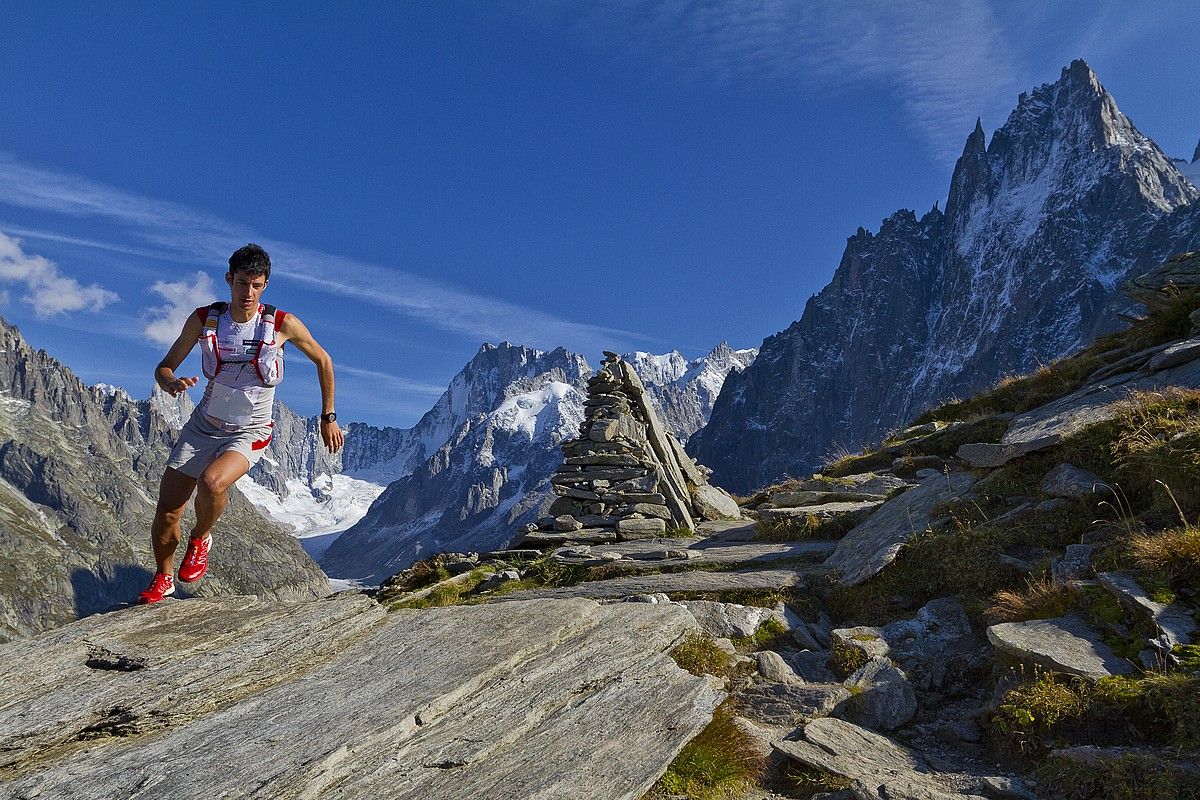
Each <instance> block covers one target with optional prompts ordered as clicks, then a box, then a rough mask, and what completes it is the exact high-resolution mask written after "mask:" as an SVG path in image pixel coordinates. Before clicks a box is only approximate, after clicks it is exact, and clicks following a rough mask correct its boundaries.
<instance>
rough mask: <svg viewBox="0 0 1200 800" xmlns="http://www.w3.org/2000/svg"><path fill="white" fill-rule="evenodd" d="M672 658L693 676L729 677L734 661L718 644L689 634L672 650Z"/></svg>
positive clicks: (702, 636)
mask: <svg viewBox="0 0 1200 800" xmlns="http://www.w3.org/2000/svg"><path fill="white" fill-rule="evenodd" d="M671 658H673V659H675V663H676V664H678V665H679V666H680V668H681V669H685V670H687V671H688V672H690V673H692V674H693V675H716V676H717V677H720V678H725V677H728V676H729V673H730V670H731V667H732V665H733V659H732V658H731V657H730V655H729V653H726V652H725V651H724V650H722V649H721V648H720V647H717V645H716V642H714V641H713V640H712V639H710V638H708V637H707V636H704V635H702V634H699V633H693V634H689V635H688V637H687V638H686V639H684V640H683V641H682V642H680V643H679V644H678V645H676V646H675V648H674V649H672V650H671Z"/></svg>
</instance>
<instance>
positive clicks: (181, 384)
mask: <svg viewBox="0 0 1200 800" xmlns="http://www.w3.org/2000/svg"><path fill="white" fill-rule="evenodd" d="M199 382H200V379H199V378H176V379H175V380H173V381H171V382H169V383H168V384H167V385H166V386H164V387H163V389H164V390H165V391H166V392H167V394H169V395H171V397H178V396H179V395H181V394H183V393H184V392H186V391H187V390H188V389H190V388H192V387H193V386H195V385H196V384H197V383H199Z"/></svg>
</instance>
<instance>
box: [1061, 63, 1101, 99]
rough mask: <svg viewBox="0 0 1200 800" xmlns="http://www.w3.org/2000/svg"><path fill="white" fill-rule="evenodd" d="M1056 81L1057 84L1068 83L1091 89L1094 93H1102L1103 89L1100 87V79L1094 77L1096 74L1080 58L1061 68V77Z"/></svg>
mask: <svg viewBox="0 0 1200 800" xmlns="http://www.w3.org/2000/svg"><path fill="white" fill-rule="evenodd" d="M1058 81H1059V83H1066V82H1070V83H1073V84H1075V85H1077V86H1081V87H1087V88H1091V89H1092V90H1094V91H1096V92H1102V91H1104V89H1103V87H1102V86H1100V79H1099V78H1097V77H1096V73H1095V72H1094V71H1093V70H1092V68H1091V67H1090V66H1088V63H1087V62H1086V61H1084V60H1083V59H1082V58H1077V59H1075V60H1074V61H1072V62H1071V65H1070V66H1067V67H1063V70H1062V75H1061V76H1060V77H1059V79H1058Z"/></svg>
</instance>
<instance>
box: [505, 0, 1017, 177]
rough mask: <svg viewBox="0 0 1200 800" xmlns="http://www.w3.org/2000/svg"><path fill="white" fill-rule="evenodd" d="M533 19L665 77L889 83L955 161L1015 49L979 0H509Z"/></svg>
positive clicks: (1008, 74)
mask: <svg viewBox="0 0 1200 800" xmlns="http://www.w3.org/2000/svg"><path fill="white" fill-rule="evenodd" d="M512 7H513V8H514V9H516V10H518V11H519V12H522V13H524V14H526V15H528V16H530V17H532V18H535V19H538V20H541V21H544V22H548V23H550V24H552V25H556V26H559V27H561V28H563V29H565V30H568V31H571V32H573V33H574V34H575V35H576V36H578V37H580V38H581V39H583V40H585V41H586V42H588V43H589V44H592V45H595V46H598V47H601V48H604V49H606V50H609V51H611V52H612V53H614V54H620V56H619V57H622V58H624V57H633V58H637V59H638V60H639V61H647V62H650V63H657V64H659V66H660V67H661V69H662V72H664V73H665V74H667V75H669V76H682V77H683V78H684V79H687V80H703V81H712V82H715V83H717V84H733V83H745V82H754V81H759V82H763V83H769V84H771V85H773V86H784V85H787V84H788V83H792V84H795V85H797V86H806V87H810V88H816V89H842V88H847V87H849V86H851V85H852V84H854V83H857V82H860V81H863V80H869V81H874V82H877V83H879V84H880V85H883V86H886V87H889V88H890V90H891V91H892V92H894V94H895V96H896V97H897V98H898V100H899V101H900V103H901V106H902V108H903V109H904V111H905V114H906V120H904V122H905V123H907V124H908V125H911V126H912V128H913V129H914V130H915V131H917V132H918V133H919V134H920V135H921V136H922V137H923V138H924V139H925V140H926V141H927V142H928V144H929V147H930V149H931V151H932V152H933V154H934V155H935V156H936V157H938V158H940V159H943V160H952V159H954V158H955V157H957V156H958V154H959V153H960V152H961V149H962V144H963V142H964V141H965V139H966V137H967V134H969V133H970V131H971V128H972V127H973V123H974V121H975V118H976V117H977V116H980V115H983V116H987V115H988V114H989V112H993V113H994V112H997V111H1003V109H1004V108H1005V107H1006V106H1007V104H1009V103H1011V101H1012V96H1013V95H1014V94H1015V93H1016V89H1017V85H1016V83H1015V79H1014V75H1015V72H1016V71H1015V69H1014V68H1015V62H1016V60H1017V55H1016V52H1015V50H1014V48H1013V47H1012V46H1010V44H1009V43H1008V42H1007V41H1006V40H1005V36H1004V33H1003V27H1002V26H1001V25H1000V24H999V22H998V20H997V19H996V16H995V14H994V13H993V10H992V8H991V7H990V6H989V4H988V3H987V2H985V1H984V0H919V1H918V2H910V3H897V2H895V1H894V0H869V1H868V2H857V3H848V2H843V0H813V1H812V2H792V1H791V0H669V1H668V2H656V1H655V0H628V1H624V2H592V3H587V4H582V3H578V2H575V0H561V1H560V2H545V0H513V3H512Z"/></svg>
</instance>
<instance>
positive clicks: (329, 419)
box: [321, 411, 337, 422]
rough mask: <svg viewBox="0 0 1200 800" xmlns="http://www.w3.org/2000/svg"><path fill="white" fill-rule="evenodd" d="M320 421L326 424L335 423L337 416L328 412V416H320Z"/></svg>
mask: <svg viewBox="0 0 1200 800" xmlns="http://www.w3.org/2000/svg"><path fill="white" fill-rule="evenodd" d="M321 419H323V420H325V421H326V422H337V414H336V413H334V412H332V411H330V412H329V413H328V414H322V415H321Z"/></svg>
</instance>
